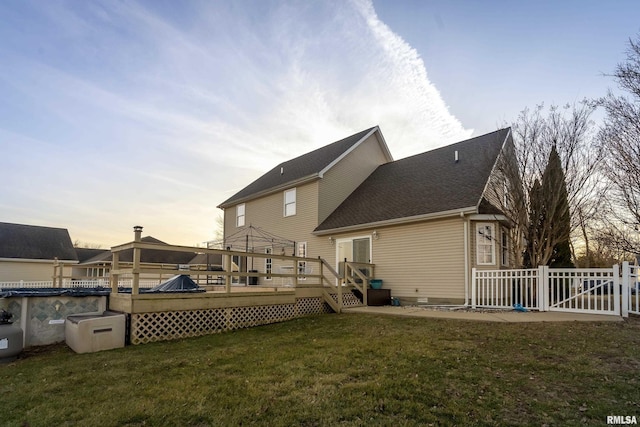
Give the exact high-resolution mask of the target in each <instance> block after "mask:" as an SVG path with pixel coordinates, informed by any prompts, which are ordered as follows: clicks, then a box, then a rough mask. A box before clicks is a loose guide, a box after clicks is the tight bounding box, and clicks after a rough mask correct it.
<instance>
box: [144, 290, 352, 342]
mask: <svg viewBox="0 0 640 427" xmlns="http://www.w3.org/2000/svg"><path fill="white" fill-rule="evenodd" d="M352 295H353V294H352ZM354 298H355V297H354ZM331 312H332V310H331V308H330V307H329V305H328V304H327V303H325V302H324V301H323V299H322V298H299V299H297V300H296V303H295V304H280V305H261V306H255V307H229V308H213V309H206V310H189V311H165V312H157V313H139V314H132V315H131V344H145V343H149V342H154V341H165V340H172V339H179V338H187V337H196V336H200V335H208V334H215V333H218V332H223V331H229V330H234V329H240V328H250V327H252V326H258V325H266V324H269V323H277V322H283V321H286V320H291V319H295V318H296V317H302V316H307V315H310V314H322V313H331Z"/></svg>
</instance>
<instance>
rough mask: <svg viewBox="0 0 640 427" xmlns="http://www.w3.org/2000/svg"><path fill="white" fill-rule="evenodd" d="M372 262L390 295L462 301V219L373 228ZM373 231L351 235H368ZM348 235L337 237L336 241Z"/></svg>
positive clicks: (463, 291)
mask: <svg viewBox="0 0 640 427" xmlns="http://www.w3.org/2000/svg"><path fill="white" fill-rule="evenodd" d="M375 230H376V231H377V232H378V234H379V236H380V238H379V239H378V240H375V239H374V240H373V248H372V254H371V256H372V263H373V264H375V271H376V278H379V279H382V280H383V281H384V285H383V287H384V288H388V289H391V295H392V296H394V297H399V298H407V299H425V298H426V299H429V298H435V299H441V300H456V301H460V300H463V299H464V297H465V282H464V278H465V274H464V223H463V220H462V219H461V218H452V219H444V220H436V221H426V222H420V223H414V224H405V225H398V226H393V227H384V228H376V229H375ZM372 232H373V229H371V230H368V231H363V232H360V233H357V232H356V233H353V234H352V236H361V235H367V234H369V235H371V233H372ZM343 237H347V235H344V236H343V235H340V236H336V238H343Z"/></svg>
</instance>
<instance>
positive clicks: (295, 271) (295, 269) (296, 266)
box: [293, 258, 300, 288]
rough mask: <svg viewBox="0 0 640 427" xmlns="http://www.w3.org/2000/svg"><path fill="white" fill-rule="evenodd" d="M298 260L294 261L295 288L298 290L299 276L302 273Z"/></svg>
mask: <svg viewBox="0 0 640 427" xmlns="http://www.w3.org/2000/svg"><path fill="white" fill-rule="evenodd" d="M298 266H299V264H298V260H297V259H295V258H294V259H293V274H294V276H293V287H294V288H297V287H298V274H299V273H300V271H299V269H298Z"/></svg>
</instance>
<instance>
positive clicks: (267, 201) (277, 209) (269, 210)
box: [225, 181, 333, 284]
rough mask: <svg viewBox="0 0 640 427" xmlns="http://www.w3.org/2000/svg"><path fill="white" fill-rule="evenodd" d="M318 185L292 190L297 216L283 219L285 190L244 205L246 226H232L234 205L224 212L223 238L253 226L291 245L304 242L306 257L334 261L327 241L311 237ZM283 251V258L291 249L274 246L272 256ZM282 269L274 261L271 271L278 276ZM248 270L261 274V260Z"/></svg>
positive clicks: (237, 246)
mask: <svg viewBox="0 0 640 427" xmlns="http://www.w3.org/2000/svg"><path fill="white" fill-rule="evenodd" d="M318 185H319V184H318V181H315V182H312V183H308V184H304V185H301V186H298V187H295V188H296V214H295V215H292V216H288V217H285V216H284V190H283V191H280V192H277V193H274V194H270V195H268V196H265V197H261V198H259V199H255V200H251V201H248V202H245V227H236V226H235V221H236V217H235V206H233V207H230V208H228V209H225V236H230V235H233V234H235V233H237V232H239V231H240V230H241V229H243V228H246V227H248V226H250V225H253V226H254V227H258V228H261V229H263V230H265V231H267V232H269V233H271V234H274V235H276V236H279V237H281V238H284V239H289V240H292V241H294V242H307V250H308V254H307V256H308V257H310V258H317V257H318V256H322V257H323V258H326V259H328V260H329V261H330V262H333V258H331V257H329V256H330V255H331V254H332V251H331V249H330V244H329V238H328V237H317V236H315V235H313V234H312V231H313V230H314V229H315V227H316V226H317V225H318V224H317V220H318ZM292 188H293V187H292ZM232 249H235V250H240V251H244V250H245V247H244V245H242V244H240V245H235V246H234V247H233V248H232ZM283 249H284V250H285V251H286V253H285V254H286V255H292V252H293V250H294V249H293V248H291V247H290V248H284V247H283V246H282V245H280V246H278V245H274V246H273V252H272V253H273V254H275V255H280V254H282V250H283ZM257 251H258V252H260V253H264V249H263V248H261V249H257ZM328 257H329V258H328ZM281 266H282V263H281V262H280V261H279V260H276V259H274V260H273V263H272V272H273V273H278V272H279V268H280V267H281ZM249 269H255V270H258V271H260V272H264V271H265V266H264V258H260V259H256V260H255V262H254V264H253V268H252V267H251V261H249ZM314 273H317V272H314ZM279 280H280V279H273V280H271V281H266V280H265V279H262V278H261V279H260V283H262V284H270V283H274V284H278V281H279Z"/></svg>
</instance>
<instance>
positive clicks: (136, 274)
mask: <svg viewBox="0 0 640 427" xmlns="http://www.w3.org/2000/svg"><path fill="white" fill-rule="evenodd" d="M133 235H134V239H133V242H134V245H133V283H132V284H131V295H138V293H139V290H140V255H141V254H140V252H141V249H140V248H139V247H138V245H137V244H136V243H140V241H141V237H142V226H140V225H136V226H134V227H133Z"/></svg>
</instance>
